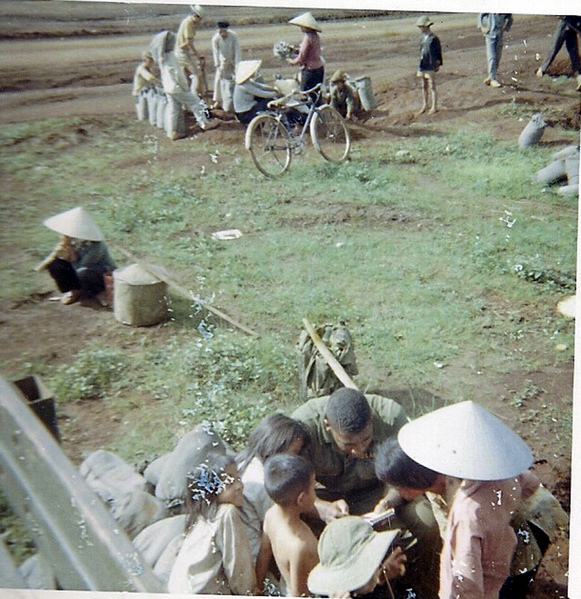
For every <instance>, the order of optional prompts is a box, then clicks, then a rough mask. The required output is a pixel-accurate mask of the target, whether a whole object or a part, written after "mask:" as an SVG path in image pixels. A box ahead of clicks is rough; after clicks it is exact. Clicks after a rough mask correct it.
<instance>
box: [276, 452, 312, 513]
mask: <svg viewBox="0 0 581 599" xmlns="http://www.w3.org/2000/svg"><path fill="white" fill-rule="evenodd" d="M314 472H315V468H314V466H313V464H312V463H311V462H309V460H307V459H306V458H304V457H303V456H300V455H292V454H288V453H279V454H277V455H274V456H272V457H271V458H268V460H266V462H265V463H264V487H265V488H266V492H267V493H268V495H269V496H270V498H271V499H272V500H273V501H274V502H275V503H278V504H279V505H282V506H286V505H291V504H293V503H295V502H296V500H297V498H298V496H299V495H300V494H301V493H303V492H305V493H306V492H308V490H309V485H310V484H311V479H312V477H313V474H314Z"/></svg>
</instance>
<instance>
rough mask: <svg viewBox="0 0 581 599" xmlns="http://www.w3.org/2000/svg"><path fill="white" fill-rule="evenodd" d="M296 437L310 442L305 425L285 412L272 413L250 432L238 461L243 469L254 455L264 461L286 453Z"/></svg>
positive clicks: (304, 441)
mask: <svg viewBox="0 0 581 599" xmlns="http://www.w3.org/2000/svg"><path fill="white" fill-rule="evenodd" d="M295 439H302V440H303V443H304V444H305V445H306V444H307V443H308V442H309V440H310V435H309V431H308V430H307V428H306V427H305V425H304V424H303V423H302V422H299V421H298V420H294V419H293V418H290V417H289V416H285V415H284V414H278V413H277V414H270V415H268V416H267V417H266V418H264V419H263V420H262V421H261V422H260V423H259V424H258V426H256V428H255V429H254V430H253V431H252V432H251V433H250V437H248V444H247V446H246V447H245V448H244V449H243V450H242V451H241V452H240V453H239V454H238V456H237V458H236V462H237V463H238V465H239V467H240V469H241V470H243V469H244V468H246V466H248V463H249V462H250V460H252V458H254V457H257V458H258V459H259V460H260V461H261V462H263V463H264V462H265V461H266V460H267V459H268V458H269V457H271V456H273V455H276V454H277V453H285V452H286V451H287V450H288V448H289V447H290V445H291V443H292V442H293V441H294V440H295Z"/></svg>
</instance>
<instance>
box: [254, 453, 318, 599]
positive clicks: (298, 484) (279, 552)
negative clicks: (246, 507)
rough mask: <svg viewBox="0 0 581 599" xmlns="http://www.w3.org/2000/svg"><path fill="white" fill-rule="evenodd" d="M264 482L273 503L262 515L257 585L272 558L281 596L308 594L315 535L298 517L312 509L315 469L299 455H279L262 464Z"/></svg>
mask: <svg viewBox="0 0 581 599" xmlns="http://www.w3.org/2000/svg"><path fill="white" fill-rule="evenodd" d="M264 485H265V487H266V490H267V492H268V494H269V496H270V498H271V499H272V500H273V502H274V505H272V507H270V508H269V509H268V511H267V512H266V516H265V518H264V530H263V534H262V543H261V545H260V551H259V553H258V558H257V560H256V580H257V583H258V586H259V587H261V586H262V583H263V581H264V578H265V575H266V572H267V570H268V567H269V565H270V560H271V558H272V557H274V559H275V561H276V564H277V566H278V569H279V570H280V573H281V575H282V579H283V580H282V581H281V587H282V592H283V595H286V596H288V597H301V596H308V595H309V589H308V586H307V578H308V575H309V572H310V571H311V570H312V569H313V568H314V567H315V565H316V564H317V563H318V561H319V558H318V555H317V538H316V537H315V535H314V534H313V532H312V531H311V529H310V528H309V526H308V525H307V524H306V523H305V522H303V520H302V519H301V516H302V515H303V514H312V513H313V512H314V507H315V499H316V495H315V470H314V468H313V465H312V464H311V462H309V461H308V460H307V459H305V458H304V457H302V456H298V455H291V454H278V455H275V456H272V457H271V458H268V459H267V460H266V462H265V464H264ZM282 582H284V585H283V584H282Z"/></svg>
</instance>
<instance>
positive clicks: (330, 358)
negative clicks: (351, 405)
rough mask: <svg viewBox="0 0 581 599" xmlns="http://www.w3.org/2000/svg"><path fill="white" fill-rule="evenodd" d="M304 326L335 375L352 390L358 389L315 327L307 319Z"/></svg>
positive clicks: (304, 319) (304, 320)
mask: <svg viewBox="0 0 581 599" xmlns="http://www.w3.org/2000/svg"><path fill="white" fill-rule="evenodd" d="M303 325H304V326H305V329H306V330H307V333H308V334H309V335H310V337H311V339H312V340H313V343H314V344H315V347H316V348H317V349H318V350H319V353H320V354H321V355H322V356H323V358H324V359H325V362H327V364H328V365H329V366H330V367H331V370H332V371H333V372H334V373H335V376H336V377H337V378H338V379H339V380H340V381H341V382H342V383H343V385H345V387H349V388H350V389H358V387H357V385H356V384H355V383H354V382H353V379H352V378H351V377H350V376H349V375H348V374H347V373H346V372H345V369H344V368H343V366H341V363H340V362H339V360H337V358H335V356H334V355H333V354H332V353H331V350H330V349H329V348H328V347H327V346H326V345H325V344H324V343H323V340H322V339H321V337H319V335H318V333H317V331H315V327H313V325H312V324H311V323H310V322H309V321H308V320H307V319H306V318H303Z"/></svg>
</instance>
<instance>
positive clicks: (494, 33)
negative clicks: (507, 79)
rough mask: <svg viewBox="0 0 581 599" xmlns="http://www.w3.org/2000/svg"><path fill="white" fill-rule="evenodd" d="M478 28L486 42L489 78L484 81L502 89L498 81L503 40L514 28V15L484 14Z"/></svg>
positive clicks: (480, 15)
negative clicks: (505, 34)
mask: <svg viewBox="0 0 581 599" xmlns="http://www.w3.org/2000/svg"><path fill="white" fill-rule="evenodd" d="M478 27H479V29H480V31H482V33H483V35H484V39H485V40H486V58H487V60H488V77H487V78H486V79H485V80H484V83H485V84H486V85H490V87H501V86H502V84H501V83H500V82H499V81H498V75H497V71H498V65H499V64H500V58H501V57H502V40H503V36H504V32H505V31H510V28H511V27H512V15H511V14H509V13H501V14H497V13H490V12H482V13H480V14H479V15H478Z"/></svg>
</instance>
